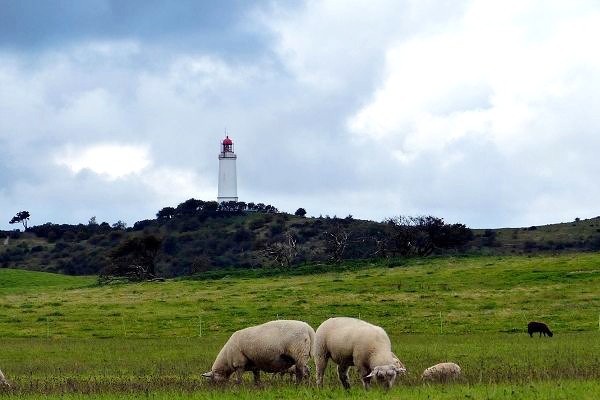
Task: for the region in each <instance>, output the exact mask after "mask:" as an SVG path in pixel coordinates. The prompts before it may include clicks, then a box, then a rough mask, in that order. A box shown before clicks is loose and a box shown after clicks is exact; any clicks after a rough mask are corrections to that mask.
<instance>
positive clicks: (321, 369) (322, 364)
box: [315, 355, 329, 387]
mask: <svg viewBox="0 0 600 400" xmlns="http://www.w3.org/2000/svg"><path fill="white" fill-rule="evenodd" d="M327 361H329V357H327V356H325V355H320V356H318V357H315V366H316V367H317V386H319V387H321V386H323V374H324V373H325V369H326V368H327Z"/></svg>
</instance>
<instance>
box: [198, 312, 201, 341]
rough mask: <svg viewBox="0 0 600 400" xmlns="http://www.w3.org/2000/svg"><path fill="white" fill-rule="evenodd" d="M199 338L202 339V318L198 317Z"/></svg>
mask: <svg viewBox="0 0 600 400" xmlns="http://www.w3.org/2000/svg"><path fill="white" fill-rule="evenodd" d="M198 337H202V316H201V315H198Z"/></svg>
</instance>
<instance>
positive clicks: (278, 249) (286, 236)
mask: <svg viewBox="0 0 600 400" xmlns="http://www.w3.org/2000/svg"><path fill="white" fill-rule="evenodd" d="M263 253H264V255H265V256H266V257H267V258H268V259H270V260H272V261H273V262H274V263H275V264H277V265H278V266H280V267H285V268H289V267H290V265H292V264H293V262H294V260H295V259H296V257H297V256H298V254H299V253H300V249H299V247H298V240H297V239H296V238H295V236H294V234H293V233H292V232H290V231H285V232H284V233H283V239H282V240H281V241H279V242H274V243H271V244H269V245H268V246H267V247H266V248H265V249H264V251H263Z"/></svg>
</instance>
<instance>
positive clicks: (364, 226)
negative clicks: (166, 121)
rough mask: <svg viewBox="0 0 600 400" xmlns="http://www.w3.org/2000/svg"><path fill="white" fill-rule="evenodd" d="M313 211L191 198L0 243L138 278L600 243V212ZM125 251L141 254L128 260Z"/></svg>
mask: <svg viewBox="0 0 600 400" xmlns="http://www.w3.org/2000/svg"><path fill="white" fill-rule="evenodd" d="M304 213H305V210H304V209H301V208H300V209H298V210H297V211H296V213H295V214H296V215H291V214H286V213H281V212H279V211H278V210H277V209H276V208H275V207H273V206H269V205H264V204H261V203H259V204H254V203H248V204H246V203H224V204H222V205H218V204H217V203H216V202H203V201H200V200H194V199H190V200H187V201H185V202H183V203H181V204H180V205H178V206H177V207H165V208H163V209H162V210H160V211H159V212H158V213H157V218H156V219H153V220H144V221H139V222H136V223H135V224H134V226H133V227H131V228H126V227H125V224H124V223H122V222H120V221H119V222H117V223H115V224H113V225H112V226H111V225H109V224H108V223H106V222H103V223H100V224H98V223H97V222H96V220H95V218H91V219H90V221H89V222H88V224H79V225H65V224H63V225H59V224H52V223H47V224H43V225H37V226H33V227H29V228H28V229H27V231H26V232H25V233H20V232H18V231H16V232H15V231H13V232H0V234H2V236H5V235H8V236H10V237H11V239H10V240H9V243H8V245H5V246H0V268H20V269H28V270H38V271H46V272H60V273H66V274H70V275H87V274H98V273H100V272H104V273H105V274H109V273H110V272H113V271H118V270H121V271H126V272H127V274H128V275H130V276H131V275H136V276H138V277H140V274H139V272H140V271H154V272H155V274H150V275H158V276H164V277H173V276H185V275H197V276H198V277H199V278H204V279H207V278H214V277H221V276H224V275H229V274H231V273H232V271H233V270H235V271H236V272H235V274H239V275H244V276H251V275H254V276H256V275H261V276H267V275H271V276H272V275H279V274H282V273H283V274H290V273H295V274H301V273H305V272H306V271H309V272H310V271H327V270H335V269H339V268H338V266H339V264H340V263H341V262H342V261H348V260H370V259H377V258H395V257H423V256H429V255H432V254H433V255H456V254H471V255H474V254H483V255H509V254H537V253H550V254H551V253H556V252H573V251H596V250H600V218H594V219H589V220H579V219H577V220H576V221H574V222H571V223H564V224H556V225H547V226H540V227H535V226H534V227H529V228H506V229H487V230H475V231H471V230H470V229H468V228H467V227H465V226H464V225H462V224H448V223H445V222H444V221H443V220H442V219H439V218H434V217H417V218H406V217H396V218H390V219H387V220H386V221H384V222H373V221H363V220H356V219H353V218H352V217H351V216H348V217H346V218H337V217H335V216H334V217H333V218H330V217H329V216H326V217H324V218H323V217H320V218H305V217H304V216H303V215H304ZM147 239H150V241H152V240H156V241H157V243H159V245H160V246H159V248H158V251H157V252H156V253H155V254H154V253H153V257H152V258H148V257H141V258H142V259H145V260H146V261H147V262H148V265H140V263H139V261H140V260H139V259H138V260H131V259H130V258H128V255H127V254H125V255H123V256H124V257H122V259H121V260H115V259H114V258H113V255H114V253H115V251H117V252H118V250H119V248H121V249H127V248H133V247H135V246H131V244H134V243H135V241H142V242H143V241H145V240H147ZM142 253H144V252H142ZM123 260H129V261H132V262H131V263H130V264H127V265H125V264H123V262H122V261H123ZM315 263H320V265H318V266H315ZM323 263H328V265H324V264H323ZM336 264H337V266H336ZM123 266H124V267H125V268H121V267H123ZM115 267H117V268H115ZM130 267H133V268H130ZM313 268H314V269H313ZM132 270H133V271H132ZM225 270H226V271H225ZM248 270H253V271H251V272H247V271H248ZM244 271H245V272H244ZM141 278H143V277H141Z"/></svg>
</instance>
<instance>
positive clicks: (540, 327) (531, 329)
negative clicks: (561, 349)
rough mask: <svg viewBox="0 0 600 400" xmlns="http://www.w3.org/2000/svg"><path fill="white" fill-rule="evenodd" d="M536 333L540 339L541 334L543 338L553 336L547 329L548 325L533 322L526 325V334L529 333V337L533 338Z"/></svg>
mask: <svg viewBox="0 0 600 400" xmlns="http://www.w3.org/2000/svg"><path fill="white" fill-rule="evenodd" d="M536 332H539V333H540V337H542V333H543V334H544V336H546V335H548V336H550V337H552V336H554V334H553V333H552V331H551V330H550V328H548V325H546V324H545V323H543V322H535V321H532V322H530V323H528V324H527V333H529V337H533V334H534V333H536Z"/></svg>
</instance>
